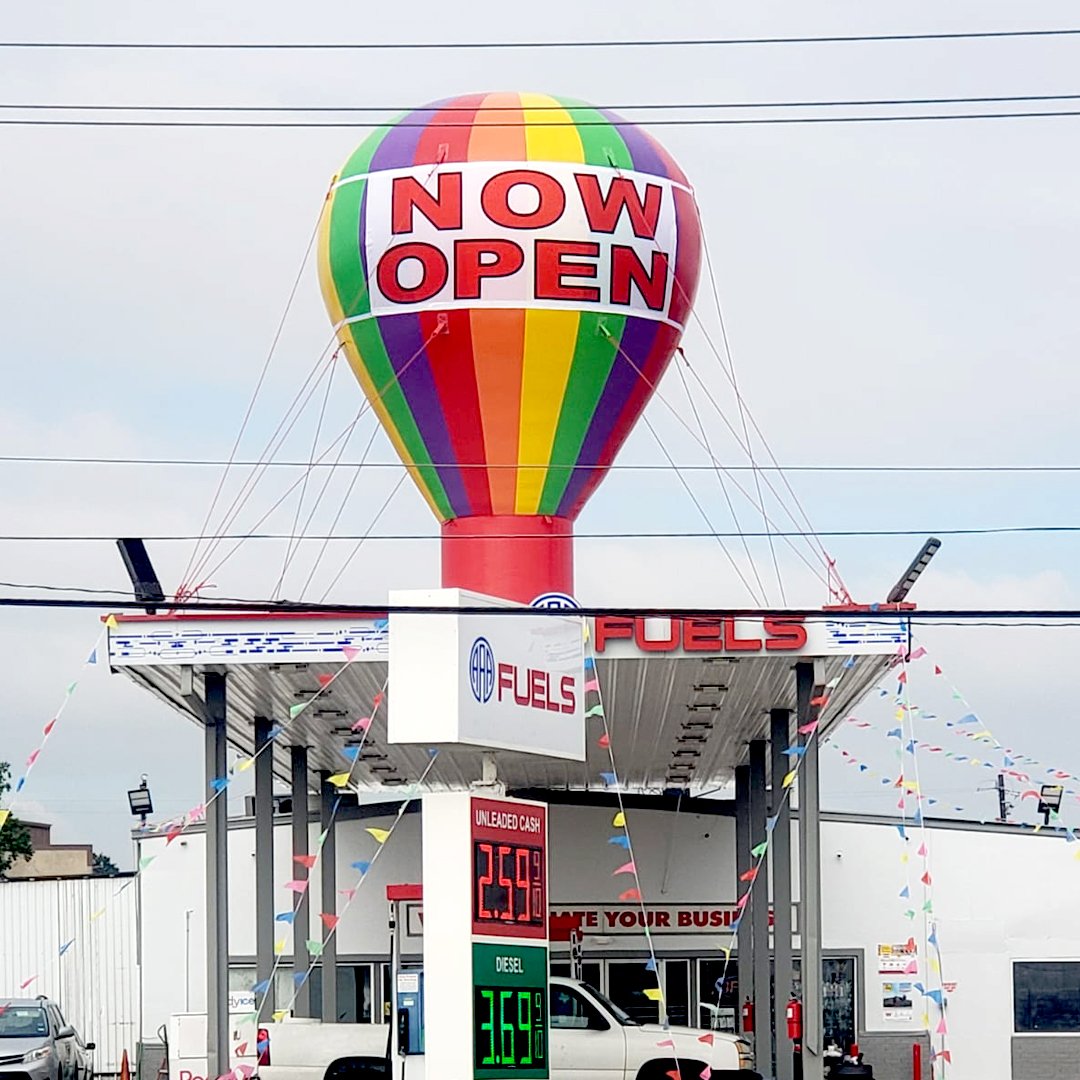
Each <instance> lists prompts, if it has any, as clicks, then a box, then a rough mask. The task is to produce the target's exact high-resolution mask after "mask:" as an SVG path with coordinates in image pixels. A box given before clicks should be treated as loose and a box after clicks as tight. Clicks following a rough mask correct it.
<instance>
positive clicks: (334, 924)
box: [256, 751, 439, 1025]
mask: <svg viewBox="0 0 1080 1080" xmlns="http://www.w3.org/2000/svg"><path fill="white" fill-rule="evenodd" d="M438 756H439V755H438V751H436V752H434V753H432V754H431V755H430V756H429V759H428V763H427V765H425V766H424V771H423V772H422V773H421V774H420V776H419V778H418V779H417V781H416V783H415V784H413V785H411V786H410V788H409V791H408V794H407V797H406V798H405V799H403V800H402V803H401V805H400V806H399V807H398V810H397V813H396V814H395V816H394V819H393V820H392V821H391V823H390V828H389V829H386V830H376V831H378V832H385V833H386V836H385V839H383V840H382V841H380V842H379V843H378V846H377V847H376V849H375V854H374V855H373V856H372V857H371V861H370V862H363V863H353V864H352V865H353V867H354V868H357V869H358V868H359V867H363V869H361V870H359V875H360V876H359V877H358V879H357V881H356V884H355V885H354V886H353V887H352V888H350V889H346V890H341V891H342V894H343V895H345V903H344V905H343V906H342V908H341V910H340V911H339V912H337V913H336V914H332V913H329V912H323V913H322V914H321V915H320V918H321V919H322V922H323V924H324V926H325V927H326V935H325V936H324V937H323V938H322V939H321V940H317V941H316V942H315V943H316V944H317V945H318V946H319V951H318V952H317V953H316V952H313V951H312V949H311V948H310V946H311V944H312V942H311V941H309V942H307V943H306V947H307V950H308V955H309V956H310V957H311V961H310V963H309V964H308V967H307V970H306V971H303V972H297V973H295V974H294V975H293V981H294V987H293V995H292V997H291V998H290V999H289V1001H288V1002H287V1003H286V1004H285V1005H284V1006H283V1007H282V1008H280V1009H277V1010H276V1011H274V1012H273V1013H272V1014H271V1015H272V1018H273V1020H274V1022H275V1023H278V1022H280V1021H281V1020H283V1019H284V1018H285V1017H286V1016H288V1014H289V1012H290V1011H291V1010H292V1007H293V1005H294V1004H295V1003H296V999H297V997H299V994H300V988H301V986H302V985H303V983H304V982H306V981H307V979H308V978H309V977H310V976H311V973H312V972H313V971H314V970H315V967H316V965H317V964H318V963H319V961H320V957H321V954H322V950H323V949H325V948H326V945H327V944H328V943H329V941H330V939H331V938H332V937H333V936H334V935H335V934H336V933H337V931H338V927H339V926H340V924H341V920H342V918H343V917H344V915H345V913H346V912H347V911H348V910H349V906H350V905H351V904H352V903H353V901H354V900H355V898H356V895H357V893H358V892H359V891H360V890H361V889H362V888H363V885H364V881H365V880H366V879H367V876H368V872H369V871H370V870H371V868H372V867H373V866H374V865H375V863H376V862H378V860H379V857H380V856H381V855H382V853H383V852H384V851H385V850H386V848H387V845H388V844H389V841H390V839H391V838H392V837H393V835H394V832H395V830H396V829H397V827H398V825H400V824H401V819H402V818H403V817H404V816H405V814H406V812H407V810H408V809H409V807H410V806H411V805H412V803H413V800H414V799H415V797H416V794H415V793H416V792H418V791H419V790H420V788H421V787H422V785H423V783H424V781H425V780H426V779H427V777H428V774H429V773H430V772H431V770H432V768H434V765H435V761H436V759H437V758H438ZM367 831H368V832H371V831H372V830H370V829H369V830H367ZM284 944H285V943H284V942H281V945H282V948H281V949H280V950H278V949H277V947H276V945H275V949H274V951H275V952H276V953H278V956H277V957H276V958H275V960H274V967H273V970H272V971H271V976H270V977H271V979H272V978H273V976H274V972H276V970H277V968H278V964H279V962H280V957H281V954H282V953H283V952H284ZM266 1000H267V999H266V998H265V997H264V998H263V999H262V1001H261V1002H260V1003H259V1006H258V1008H257V1010H256V1025H257V1024H258V1019H259V1017H260V1016H261V1015H262V1010H263V1006H264V1004H265V1002H266Z"/></svg>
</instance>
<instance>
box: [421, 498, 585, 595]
mask: <svg viewBox="0 0 1080 1080" xmlns="http://www.w3.org/2000/svg"><path fill="white" fill-rule="evenodd" d="M573 529H574V526H573V522H571V521H569V520H568V519H567V518H560V517H541V516H535V517H518V516H517V515H515V514H495V515H493V516H491V517H463V518H455V519H454V520H453V521H447V522H444V523H443V527H442V583H443V588H446V589H468V590H470V591H471V592H478V593H484V594H485V595H487V596H497V597H499V598H501V599H503V600H516V601H518V602H519V603H522V604H529V603H532V601H533V600H535V599H536V598H537V597H538V596H542V595H544V594H545V593H553V592H557V593H565V594H566V595H567V596H573V595H574V532H573Z"/></svg>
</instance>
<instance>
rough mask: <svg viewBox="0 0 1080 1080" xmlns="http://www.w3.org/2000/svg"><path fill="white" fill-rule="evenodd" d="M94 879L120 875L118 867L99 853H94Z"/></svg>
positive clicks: (107, 857) (106, 856)
mask: <svg viewBox="0 0 1080 1080" xmlns="http://www.w3.org/2000/svg"><path fill="white" fill-rule="evenodd" d="M93 873H94V877H116V875H117V874H119V873H120V867H119V866H117V865H116V863H114V862H113V861H112V859H110V858H109V856H108V855H103V854H102V853H101V852H100V851H95V852H94V871H93Z"/></svg>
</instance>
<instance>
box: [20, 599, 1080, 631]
mask: <svg viewBox="0 0 1080 1080" xmlns="http://www.w3.org/2000/svg"><path fill="white" fill-rule="evenodd" d="M146 606H147V605H146V601H145V600H112V599H79V598H73V597H63V596H45V597H41V596H3V597H0V607H10V608H60V609H62V608H72V609H77V610H78V609H82V610H90V611H114V612H125V611H131V612H133V613H142V612H144V611H145V610H146ZM157 606H158V608H159V609H161V610H164V611H168V612H177V611H185V612H207V613H210V614H211V615H212V614H215V613H229V612H231V613H233V614H237V615H254V616H262V617H272V616H273V615H289V614H291V615H335V616H349V615H352V616H357V617H360V618H366V619H382V618H386V617H388V616H390V615H440V616H445V615H482V616H484V618H492V617H496V616H501V617H506V618H515V617H517V616H522V615H528V616H540V617H542V618H556V619H565V618H567V617H570V616H572V617H575V618H594V617H597V616H610V617H613V618H626V619H652V618H657V619H667V618H672V619H714V620H715V619H765V618H769V619H784V618H786V619H800V620H803V621H804V622H822V621H824V622H832V621H836V620H838V619H839V620H844V619H852V620H857V621H862V620H865V621H877V620H881V619H884V620H886V621H890V622H897V621H903V622H905V623H910V624H911V625H912V626H914V625H916V624H929V623H934V624H937V625H943V626H992V627H1005V626H1029V627H1056V626H1063V625H1067V626H1075V627H1080V609H1077V608H1057V609H1054V608H1034V609H1024V608H1000V609H995V608H985V609H972V608H955V609H953V608H949V609H940V610H939V609H928V610H926V611H917V610H910V611H895V610H882V606H885V607H886V608H887V607H888V606H889V605H878V604H873V605H870V604H866V605H856V604H851V605H845V606H840V607H835V608H832V609H824V608H781V609H778V608H755V607H751V608H702V607H693V608H689V607H674V606H672V607H645V606H637V607H581V608H577V609H575V610H573V611H567V610H566V609H564V608H533V607H468V606H462V607H439V606H437V605H432V604H387V603H367V604H341V603H339V604H323V603H319V604H315V603H311V602H308V601H294V600H277V601H274V600H171V601H169V602H168V603H167V604H159V605H157ZM151 621H153V620H151ZM114 632H115V631H114Z"/></svg>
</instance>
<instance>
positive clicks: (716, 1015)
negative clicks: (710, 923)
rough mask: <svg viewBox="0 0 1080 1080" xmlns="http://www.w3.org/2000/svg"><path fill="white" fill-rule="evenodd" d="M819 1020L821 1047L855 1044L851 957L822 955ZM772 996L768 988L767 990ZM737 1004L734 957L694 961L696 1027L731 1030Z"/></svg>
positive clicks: (797, 990) (797, 988)
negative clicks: (695, 964)
mask: <svg viewBox="0 0 1080 1080" xmlns="http://www.w3.org/2000/svg"><path fill="white" fill-rule="evenodd" d="M821 981H822V994H821V1020H822V1032H823V1034H824V1037H825V1045H826V1046H827V1045H829V1043H835V1044H836V1045H837V1046H839V1047H841V1048H846V1047H848V1046H850V1045H851V1044H852V1043H853V1042H857V1041H858V1040H857V1038H856V1017H855V958H854V957H853V956H826V957H823V958H822V961H821ZM794 991H795V993H796V995H798V996H801V994H802V985H801V983H800V980H799V961H798V960H797V959H796V961H795V986H794ZM769 993H770V994H771V993H772V987H771V986H770V988H769ZM740 1005H741V998H740V994H739V966H738V961H737V959H736V957H735V956H732V957H731V960H730V962H728V963H726V964H725V962H724V961H723V960H699V961H698V1024H699V1026H700V1027H704V1028H713V1029H716V1030H719V1031H729V1032H733V1031H734V1030H735V1014H736V1010H737V1009H738V1008H739V1006H740ZM673 1022H674V1021H673Z"/></svg>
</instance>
